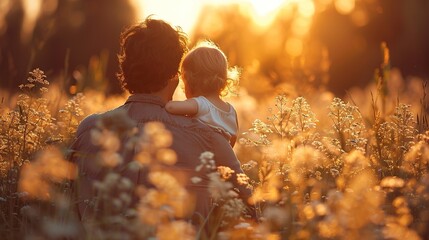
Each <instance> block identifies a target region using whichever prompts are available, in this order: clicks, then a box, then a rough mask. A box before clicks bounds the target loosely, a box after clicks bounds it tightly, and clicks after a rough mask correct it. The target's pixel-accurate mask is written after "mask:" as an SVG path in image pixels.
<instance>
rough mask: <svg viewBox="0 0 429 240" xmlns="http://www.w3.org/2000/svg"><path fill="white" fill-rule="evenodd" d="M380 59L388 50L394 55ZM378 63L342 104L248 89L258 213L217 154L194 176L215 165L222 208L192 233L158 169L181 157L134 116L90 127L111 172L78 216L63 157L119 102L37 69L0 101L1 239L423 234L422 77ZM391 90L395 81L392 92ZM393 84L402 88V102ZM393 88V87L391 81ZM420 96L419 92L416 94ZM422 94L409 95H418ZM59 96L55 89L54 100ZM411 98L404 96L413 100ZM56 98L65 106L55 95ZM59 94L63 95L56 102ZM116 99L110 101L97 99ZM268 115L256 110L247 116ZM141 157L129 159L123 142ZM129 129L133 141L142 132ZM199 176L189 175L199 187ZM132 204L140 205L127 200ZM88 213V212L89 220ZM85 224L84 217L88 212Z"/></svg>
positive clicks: (428, 212) (179, 193) (242, 103)
mask: <svg viewBox="0 0 429 240" xmlns="http://www.w3.org/2000/svg"><path fill="white" fill-rule="evenodd" d="M384 50H385V51H388V50H387V49H386V48H385V49H384ZM387 62H388V59H385V62H384V63H383V64H382V65H381V66H382V67H381V69H382V70H383V69H384V71H380V72H379V73H378V75H377V76H378V78H376V82H375V83H374V85H372V86H369V87H368V88H367V89H359V90H355V91H351V92H350V93H349V97H348V98H345V99H340V98H337V97H334V96H333V95H332V94H330V93H329V92H326V91H322V90H317V89H313V90H312V93H314V94H308V96H299V95H297V94H296V93H295V94H294V93H293V92H292V93H291V92H290V91H289V92H282V91H279V92H278V93H276V94H275V96H271V97H268V98H266V100H264V101H260V102H259V103H257V102H256V101H255V99H254V98H253V97H252V96H251V95H249V94H247V93H246V92H245V91H240V92H239V95H238V97H236V98H233V99H231V102H232V103H233V104H234V105H235V106H236V107H237V111H238V114H239V115H240V116H239V117H240V122H241V134H240V136H239V142H238V144H237V146H236V147H235V148H234V150H235V152H236V154H237V156H238V158H239V160H240V161H241V163H242V168H243V170H244V172H245V173H246V174H239V175H237V178H238V179H237V180H238V182H239V183H240V184H243V185H246V186H247V187H248V188H250V189H252V190H253V195H252V197H251V198H250V199H249V203H251V204H254V205H255V206H256V208H257V212H258V214H257V215H258V219H257V220H252V219H249V218H247V217H246V216H244V215H243V210H244V208H245V206H244V204H243V201H242V200H241V199H238V198H237V194H236V193H235V192H234V191H233V189H232V185H231V183H229V181H228V180H229V178H231V176H233V175H232V173H233V172H232V170H231V169H229V168H228V167H225V166H217V165H216V162H215V161H214V160H213V154H212V153H210V152H204V153H201V156H200V160H201V165H200V166H198V167H197V169H196V171H197V172H199V171H203V170H212V171H209V173H208V175H209V176H208V177H209V179H210V184H209V190H210V193H211V195H212V198H213V201H214V203H215V204H214V206H213V208H212V211H211V214H210V215H209V217H208V218H206V219H201V224H200V225H199V226H198V227H196V226H194V225H192V224H190V223H189V222H187V221H184V220H183V219H181V217H182V216H183V215H184V214H185V213H186V212H187V211H189V209H187V204H186V203H187V202H188V201H189V195H188V193H187V192H186V189H185V188H184V186H182V185H181V184H180V183H179V182H178V181H177V180H176V179H175V178H174V177H173V176H171V175H170V174H169V173H168V172H162V171H159V168H158V167H157V166H159V165H160V164H167V165H171V164H174V163H175V153H174V151H172V150H171V149H169V146H170V145H171V142H172V136H171V134H170V133H169V132H168V130H166V129H165V128H164V126H163V125H162V124H160V123H156V122H153V123H149V124H147V125H146V126H145V131H144V134H142V135H138V134H135V132H134V128H133V126H132V124H130V123H129V121H128V118H127V116H125V115H118V116H116V117H115V119H116V120H115V121H114V122H112V121H101V122H100V123H99V125H98V128H97V129H94V130H93V131H92V132H91V138H92V141H93V143H94V144H96V145H99V146H100V147H101V149H102V151H101V152H100V153H99V155H98V156H95V157H94V162H96V164H98V166H99V167H100V168H102V169H104V170H105V171H104V172H103V174H104V175H103V177H102V178H101V179H102V180H101V181H97V182H96V183H95V184H94V186H93V187H94V190H95V191H96V192H97V195H96V196H95V197H94V198H93V199H90V200H88V201H87V202H86V203H85V204H88V205H91V206H92V207H95V208H96V209H98V210H99V211H98V212H97V214H96V217H95V218H91V219H89V220H88V221H84V222H81V221H79V218H78V216H77V215H76V214H75V204H76V202H75V196H74V191H73V189H74V186H75V185H74V184H75V183H76V182H77V181H78V178H79V177H78V175H77V168H78V166H75V165H73V164H72V163H71V162H69V161H67V158H68V157H69V155H70V150H69V146H70V144H71V142H72V141H73V138H74V135H75V131H76V128H77V126H78V124H79V122H80V121H81V120H82V119H83V118H84V117H85V116H86V115H88V114H90V113H93V112H96V111H104V110H106V109H109V107H110V105H112V106H114V105H115V104H116V105H119V104H121V103H122V102H123V101H124V100H125V97H117V99H113V98H112V99H110V101H112V103H109V102H108V99H103V97H102V96H101V97H100V95H97V94H96V93H91V92H90V93H79V94H76V95H73V96H71V97H67V96H66V95H61V92H59V93H58V90H56V89H55V88H54V87H53V86H50V83H49V81H48V79H47V77H46V76H45V74H44V72H43V71H42V70H40V69H35V70H33V71H31V72H30V73H29V77H28V79H27V83H26V84H23V85H21V86H20V87H19V88H20V93H19V94H18V95H16V96H15V97H14V98H11V99H12V100H10V101H9V102H4V101H2V105H0V113H1V117H0V170H1V172H0V173H1V174H0V210H1V212H0V229H1V230H0V231H1V235H2V236H5V238H6V239H17V238H24V239H427V238H428V236H429V230H428V229H429V209H428V207H429V175H428V170H429V131H428V130H429V126H428V121H427V106H426V104H427V99H426V83H422V82H421V81H420V82H419V81H411V82H409V83H407V84H408V85H407V84H405V83H403V82H399V83H398V82H396V83H395V82H394V81H393V80H392V79H394V77H393V76H394V74H395V73H394V72H393V71H391V70H390V69H389V68H387V67H386V68H383V66H387ZM395 84H396V85H395ZM398 84H402V85H406V87H404V88H405V89H406V90H404V92H402V93H398V94H393V93H392V92H393V91H392V89H395V87H396V86H397V85H398ZM391 85H395V86H393V87H392V86H391ZM416 89H417V90H416ZM414 90H415V91H416V92H417V93H418V94H419V95H415V94H414V95H413V97H409V92H412V91H414ZM50 91H57V93H54V94H51V93H50ZM407 91H409V92H407ZM58 96H60V98H58ZM55 97H56V98H55ZM100 98H102V99H101V100H99V102H105V103H106V102H107V103H108V104H107V105H104V106H103V105H102V104H97V100H96V99H100ZM249 106H251V109H262V110H260V111H259V112H258V114H259V115H257V114H256V113H254V112H253V114H252V113H250V112H249V111H248V109H249ZM124 134H128V135H132V136H133V137H131V138H130V143H129V144H134V145H133V146H137V147H138V149H139V153H138V154H137V155H136V157H135V159H134V161H132V162H129V163H123V160H122V157H121V155H120V153H118V150H119V148H120V146H119V144H120V141H119V138H120V136H122V135H124ZM133 134H134V135H133ZM119 166H121V167H126V168H129V169H131V170H136V171H138V170H139V169H143V168H145V169H147V170H148V171H149V181H150V182H151V183H152V184H153V185H154V186H155V187H154V188H146V187H144V186H135V185H134V184H133V183H132V182H131V181H130V180H129V179H127V178H126V177H123V176H121V174H120V173H119V170H118V167H119ZM199 180H200V179H198V177H195V178H193V179H192V181H194V182H198V181H199ZM132 199H138V204H137V206H135V207H134V206H132V204H131V203H132ZM81 217H82V216H81ZM83 217H85V216H83Z"/></svg>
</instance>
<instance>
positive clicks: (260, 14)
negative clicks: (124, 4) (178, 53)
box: [129, 0, 314, 34]
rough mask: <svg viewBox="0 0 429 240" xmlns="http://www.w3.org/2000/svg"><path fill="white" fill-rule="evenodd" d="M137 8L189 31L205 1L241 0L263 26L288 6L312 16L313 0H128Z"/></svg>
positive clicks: (226, 0) (230, 1)
mask: <svg viewBox="0 0 429 240" xmlns="http://www.w3.org/2000/svg"><path fill="white" fill-rule="evenodd" d="M129 1H130V2H131V3H132V4H133V5H134V6H135V8H136V10H137V15H138V18H139V20H142V19H144V18H146V17H147V16H149V15H153V16H154V17H157V18H161V19H164V20H166V21H167V22H169V23H170V24H172V25H176V26H180V27H181V28H182V29H183V30H184V31H185V32H186V33H188V34H190V33H191V32H192V30H193V27H194V25H195V23H196V21H197V19H198V17H199V15H200V13H201V10H202V8H203V7H204V6H205V5H212V6H222V5H227V4H239V5H241V6H243V9H245V11H247V12H248V13H249V15H250V16H252V18H253V20H254V22H255V23H256V24H257V25H259V26H260V27H262V28H264V27H267V26H269V24H270V23H271V22H272V21H273V20H274V19H275V17H276V16H277V14H278V12H279V11H280V10H282V9H284V8H287V7H297V9H298V12H299V14H300V15H301V16H302V17H305V18H311V16H312V15H313V14H314V0H198V1H195V0H129Z"/></svg>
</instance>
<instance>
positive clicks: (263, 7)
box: [250, 0, 286, 18]
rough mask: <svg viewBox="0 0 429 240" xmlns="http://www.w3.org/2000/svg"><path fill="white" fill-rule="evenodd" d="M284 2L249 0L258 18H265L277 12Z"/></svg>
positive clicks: (282, 0) (279, 0) (276, 0)
mask: <svg viewBox="0 0 429 240" xmlns="http://www.w3.org/2000/svg"><path fill="white" fill-rule="evenodd" d="M285 2H286V1H285V0H270V1H266V0H250V3H251V5H252V7H253V9H254V11H255V13H256V15H257V16H258V17H261V18H262V17H267V16H269V15H270V14H272V13H274V12H276V11H278V10H279V8H280V7H281V6H282V5H283V4H284V3H285Z"/></svg>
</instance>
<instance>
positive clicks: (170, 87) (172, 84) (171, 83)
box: [165, 74, 179, 97]
mask: <svg viewBox="0 0 429 240" xmlns="http://www.w3.org/2000/svg"><path fill="white" fill-rule="evenodd" d="M177 85H179V75H178V74H176V75H175V76H174V77H172V78H170V79H169V80H168V83H167V86H166V87H165V89H166V91H167V94H168V96H171V97H173V94H174V91H175V90H176V88H177Z"/></svg>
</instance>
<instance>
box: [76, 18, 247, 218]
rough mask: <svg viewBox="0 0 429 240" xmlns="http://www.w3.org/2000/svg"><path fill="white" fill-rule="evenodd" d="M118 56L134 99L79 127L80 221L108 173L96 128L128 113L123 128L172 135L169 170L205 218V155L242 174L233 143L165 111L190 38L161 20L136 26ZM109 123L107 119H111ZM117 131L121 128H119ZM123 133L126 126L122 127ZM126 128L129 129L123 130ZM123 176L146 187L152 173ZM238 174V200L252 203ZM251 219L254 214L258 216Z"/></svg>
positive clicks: (127, 155)
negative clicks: (99, 158)
mask: <svg viewBox="0 0 429 240" xmlns="http://www.w3.org/2000/svg"><path fill="white" fill-rule="evenodd" d="M120 45H121V46H120V47H121V49H120V53H119V64H120V72H119V74H118V78H119V80H120V81H121V84H122V86H123V88H124V89H126V90H128V91H129V92H130V93H131V96H130V97H129V98H128V100H127V101H126V102H125V104H124V105H122V106H120V107H118V108H116V109H113V110H111V111H109V112H106V113H103V114H94V115H91V116H89V117H87V118H86V119H84V120H83V121H82V122H81V124H80V125H79V127H78V130H77V137H76V140H75V142H74V143H73V145H72V150H73V152H74V154H73V156H72V161H74V162H75V163H76V164H77V165H78V167H79V179H78V181H77V182H78V185H79V186H78V188H77V189H78V190H77V198H78V210H79V214H80V217H81V218H86V216H85V215H86V213H87V212H88V209H90V208H91V206H89V204H88V202H89V199H90V198H91V197H93V196H94V195H95V193H94V190H93V186H92V185H93V183H94V181H96V180H98V181H99V180H101V178H102V175H103V172H102V169H101V167H99V166H97V165H96V164H95V163H94V161H95V156H96V154H97V152H98V151H100V146H98V145H97V144H96V143H95V142H94V140H91V131H93V130H94V129H96V128H97V126H98V124H99V123H100V121H107V122H109V121H111V122H112V121H113V122H114V121H117V122H118V121H120V120H118V116H119V115H120V113H125V115H126V116H127V118H130V119H131V120H130V121H129V122H128V123H124V122H122V123H120V124H119V125H121V124H122V125H123V126H125V125H126V124H128V125H131V126H134V127H137V128H138V130H140V131H144V128H145V126H146V125H147V123H148V122H153V121H156V122H160V123H162V124H163V125H164V126H165V128H166V129H167V130H168V131H170V133H171V136H172V143H171V146H170V148H171V149H172V150H174V151H175V153H176V162H175V164H174V165H173V166H169V167H166V169H169V172H171V173H172V174H173V175H175V176H176V177H179V176H181V177H182V178H181V180H183V179H185V181H182V182H183V184H184V185H185V187H186V189H187V190H188V191H189V192H190V193H191V194H192V195H193V196H194V199H195V202H194V204H193V206H192V209H194V211H193V213H194V215H193V216H188V217H189V218H195V217H196V215H199V216H203V217H206V216H207V215H208V214H209V212H210V209H211V207H212V206H211V202H212V200H211V197H210V194H209V192H208V182H209V178H208V177H207V175H202V174H199V173H198V172H197V171H196V170H195V169H196V168H197V166H199V165H201V161H200V155H201V154H202V153H203V152H211V153H213V154H214V155H213V159H214V160H215V163H216V166H226V167H229V168H231V169H232V170H233V171H234V172H235V174H238V173H243V171H242V170H241V168H240V163H239V161H238V160H237V158H236V156H235V154H234V152H233V150H232V148H231V147H230V145H229V143H228V141H227V140H226V139H225V138H224V136H222V134H221V133H219V132H216V131H215V130H213V129H211V128H210V127H208V126H206V125H204V124H203V123H201V122H199V121H198V120H196V119H192V118H188V117H184V116H178V115H172V114H169V113H168V112H167V111H166V110H165V109H164V106H165V104H166V103H167V102H168V101H169V100H171V99H172V95H173V93H174V90H175V89H176V87H177V85H178V68H179V64H180V61H181V58H182V56H183V54H184V52H185V50H186V45H187V39H186V36H185V34H184V33H183V32H181V30H180V29H177V30H175V29H173V28H172V27H171V26H170V25H169V24H167V23H165V22H164V21H162V20H155V19H150V18H148V19H146V20H145V21H144V22H143V23H141V24H138V25H135V26H131V27H130V28H128V29H127V30H126V31H125V32H123V33H122V35H121V43H120ZM106 119H107V120H106ZM117 128H118V127H117ZM119 128H121V127H119ZM123 128H126V127H123ZM120 139H121V143H122V144H121V145H122V148H121V150H120V151H118V152H121V153H122V158H123V163H122V164H120V166H119V167H117V168H116V169H121V166H124V165H125V164H127V163H129V162H131V161H132V160H134V159H135V152H133V151H131V152H130V151H126V149H125V147H124V146H125V145H126V141H127V140H128V139H129V138H127V137H126V134H123V135H122V136H120ZM120 172H121V175H122V176H125V177H127V178H129V179H130V180H131V181H132V182H133V183H134V184H135V185H139V184H142V185H146V186H149V185H150V183H149V181H148V180H147V173H145V172H143V171H139V172H137V173H136V172H133V171H131V170H127V169H125V168H122V170H120ZM235 174H234V175H233V177H231V179H232V180H231V181H232V183H233V187H234V188H235V189H237V192H238V195H239V196H240V197H241V198H242V199H243V202H245V203H247V199H248V198H249V197H250V194H251V193H250V190H249V189H248V188H246V186H244V185H240V184H238V183H237V180H236V177H235ZM196 175H198V176H199V177H201V178H200V180H201V182H199V183H198V184H195V182H194V183H193V182H192V181H191V178H192V177H193V176H196ZM250 214H252V215H254V214H253V212H251V213H250Z"/></svg>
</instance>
